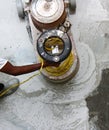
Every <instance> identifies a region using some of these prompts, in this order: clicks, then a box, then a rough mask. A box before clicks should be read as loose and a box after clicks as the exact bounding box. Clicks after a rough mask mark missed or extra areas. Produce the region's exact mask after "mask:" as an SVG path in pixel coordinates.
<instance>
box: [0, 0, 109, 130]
mask: <svg viewBox="0 0 109 130" xmlns="http://www.w3.org/2000/svg"><path fill="white" fill-rule="evenodd" d="M71 21H72V32H73V36H74V40H75V43H79V44H81V43H85V44H86V45H88V46H89V47H90V48H91V49H92V51H93V54H94V56H95V59H96V64H97V69H98V70H100V72H101V70H104V69H105V70H104V71H103V74H102V79H101V82H100V85H99V86H98V87H97V86H96V88H97V90H96V91H94V92H93V93H92V94H91V95H93V96H92V97H88V98H87V105H88V108H89V114H90V120H92V121H93V122H94V123H95V125H96V126H97V127H96V129H94V130H99V129H100V130H108V129H109V123H108V122H109V96H108V86H109V78H108V76H109V70H108V69H106V68H109V2H108V0H84V1H81V0H77V11H76V14H75V15H73V16H72V17H71ZM25 26H26V22H25V21H22V20H19V18H18V16H17V10H16V3H15V0H7V1H2V2H1V4H0V45H1V47H0V55H1V56H2V57H4V58H7V59H8V60H9V61H11V62H12V63H13V64H15V65H23V64H30V63H34V62H36V60H37V58H36V55H35V51H34V48H33V45H32V44H31V43H30V41H29V38H28V34H27V32H26V29H25ZM31 75H33V73H31V74H27V75H22V76H19V77H18V78H19V79H20V80H21V81H22V80H24V79H26V77H28V76H31ZM96 77H97V76H96ZM10 78H12V77H11V76H9V75H6V74H2V73H0V81H7V80H9V79H10ZM39 82H42V79H41V78H40V76H39V77H37V78H35V79H32V80H31V81H29V82H28V83H26V84H25V85H23V86H21V88H20V89H19V91H18V92H17V93H15V94H14V95H12V96H10V97H9V98H6V99H4V100H2V101H0V122H1V123H0V130H2V129H3V128H4V130H7V128H8V127H9V126H10V128H9V129H10V130H15V129H18V130H27V127H28V129H29V130H33V129H34V128H33V126H35V127H36V128H37V124H36V121H37V123H38V124H39V130H41V129H42V126H43V123H44V125H45V126H47V125H46V121H47V122H48V125H49V121H48V120H46V121H45V122H44V121H42V126H40V120H41V119H43V116H42V113H41V110H42V112H43V115H45V118H46V117H47V116H48V115H49V113H50V112H51V115H50V119H52V118H53V117H54V121H55V123H57V119H58V121H60V122H62V119H65V120H64V124H65V123H66V126H67V125H68V124H67V123H69V122H72V116H74V115H73V114H74V113H77V112H78V110H79V112H80V113H79V114H78V115H80V119H82V117H83V116H84V115H85V116H86V119H87V120H88V115H87V114H88V108H87V107H86V102H85V101H83V100H82V101H81V100H80V102H79V104H77V103H75V102H73V103H72V104H71V105H69V104H67V105H66V107H63V106H60V105H51V104H49V105H48V104H47V103H45V104H44V103H43V102H41V103H39V102H38V101H39V100H38V99H37V98H36V97H35V96H36V95H37V96H39V95H41V94H42V93H41V91H39V89H41V90H42V91H43V92H44V93H45V92H46V90H44V89H43V88H44V87H45V82H43V83H44V84H43V85H42V88H40V83H39ZM69 84H70V83H69ZM90 84H91V82H90ZM90 84H86V86H85V87H86V91H84V92H85V93H86V92H87V91H88V95H89V89H88V86H90ZM46 85H47V84H46ZM22 90H25V91H26V92H27V93H26V95H25V93H23V92H22ZM75 90H77V89H75ZM75 90H74V92H72V93H75ZM31 92H34V93H33V95H32V96H33V97H32V96H31V95H30V97H28V93H31ZM36 92H38V93H36ZM90 92H92V90H91V91H90ZM22 93H23V94H22ZM78 94H79V93H78ZM34 95H35V96H34ZM48 95H49V96H48V99H50V100H51V98H50V96H51V93H50V92H49V93H48ZM81 95H82V94H81ZM88 95H87V96H88ZM82 96H83V95H82ZM46 97H47V96H46ZM62 97H63V95H62V94H61V95H60V98H62ZM78 97H79V96H77V98H78ZM17 98H18V99H17ZM65 98H66V97H65ZM45 99H46V98H45ZM52 99H53V100H55V95H53V98H52ZM57 100H59V98H58V97H57ZM63 101H64V100H63ZM61 103H62V102H61V101H60V104H61ZM22 104H23V105H22ZM75 104H76V105H77V108H78V109H77V108H76V107H75V106H76V105H75ZM81 104H82V105H81ZM31 106H32V107H31ZM80 106H82V108H81V109H80V108H79V107H80ZM72 107H74V108H75V109H76V110H74V111H72V109H71V108H72ZM13 108H15V109H13ZM22 108H23V109H22ZM26 108H27V109H26ZM45 108H46V109H45ZM54 108H55V109H54ZM43 109H44V111H43ZM12 110H13V111H12ZM29 110H31V111H29ZM36 110H37V112H36ZM51 110H53V112H54V113H53V114H54V116H52V111H51ZM66 110H69V111H66ZM32 111H33V112H32ZM48 111H49V113H47V112H48ZM83 111H84V112H83ZM39 112H40V113H39ZM70 112H72V115H71V114H70ZM13 113H14V114H13ZM27 113H28V114H27ZM65 113H66V114H65ZM37 115H39V117H40V120H39V119H38V118H37ZM58 115H59V116H58ZM85 116H84V117H85ZM10 117H11V118H10ZM57 117H58V118H57ZM69 117H71V118H69ZM68 119H69V120H68ZM75 119H76V117H75ZM75 119H74V120H75ZM87 120H86V122H85V124H86V123H87ZM50 123H51V125H52V124H53V122H52V121H51V122H50ZM30 124H32V125H33V126H31V125H30ZM74 124H75V122H74ZM28 125H29V126H28ZM93 125H94V124H93ZM26 126H27V127H26ZM70 126H71V127H72V124H70ZM59 127H60V129H61V127H62V126H59ZM63 128H65V127H64V126H63ZM60 129H59V130H60ZM46 130H47V129H46ZM50 130H51V129H50ZM53 130H57V129H55V128H54V129H53ZM77 130H79V129H78V128H77ZM80 130H82V128H81V129H80ZM83 130H84V128H83Z"/></svg>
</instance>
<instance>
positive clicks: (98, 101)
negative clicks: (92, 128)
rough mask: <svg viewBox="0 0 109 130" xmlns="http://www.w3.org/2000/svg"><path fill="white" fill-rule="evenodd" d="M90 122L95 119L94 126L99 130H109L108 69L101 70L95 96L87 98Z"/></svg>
mask: <svg viewBox="0 0 109 130" xmlns="http://www.w3.org/2000/svg"><path fill="white" fill-rule="evenodd" d="M87 105H88V108H89V114H90V120H91V119H93V118H94V117H97V120H96V121H95V124H96V125H97V126H98V127H99V128H100V130H108V129H109V69H105V70H103V73H102V80H101V82H100V85H99V86H98V88H97V90H96V92H95V95H93V96H92V97H88V98H87Z"/></svg>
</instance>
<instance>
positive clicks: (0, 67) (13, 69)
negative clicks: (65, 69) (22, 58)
mask: <svg viewBox="0 0 109 130" xmlns="http://www.w3.org/2000/svg"><path fill="white" fill-rule="evenodd" d="M47 66H56V64H55V63H49V62H44V65H43V67H47ZM40 68H41V63H37V64H31V65H24V66H14V65H12V64H11V63H10V62H9V61H8V60H6V59H2V58H0V72H3V73H6V74H10V75H13V76H17V75H21V74H26V73H30V72H33V71H36V70H39V69H40ZM6 84H7V85H5V84H4V83H0V92H2V91H3V90H5V89H7V88H8V87H10V86H12V85H13V84H18V85H17V86H16V88H14V89H13V91H11V92H10V94H11V93H13V92H14V91H15V90H16V89H17V88H18V86H19V80H18V79H17V78H13V79H12V80H10V81H8V82H7V83H6Z"/></svg>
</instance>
